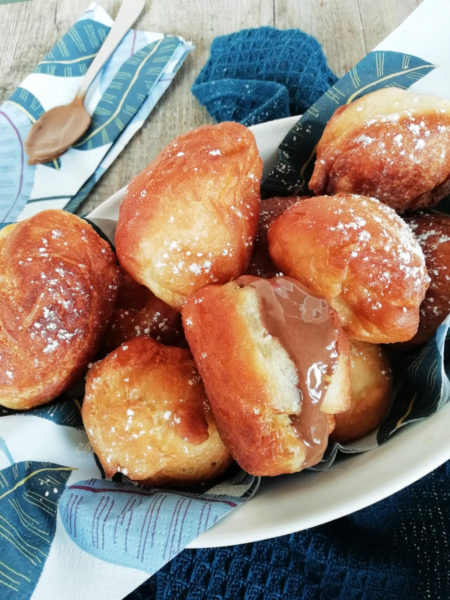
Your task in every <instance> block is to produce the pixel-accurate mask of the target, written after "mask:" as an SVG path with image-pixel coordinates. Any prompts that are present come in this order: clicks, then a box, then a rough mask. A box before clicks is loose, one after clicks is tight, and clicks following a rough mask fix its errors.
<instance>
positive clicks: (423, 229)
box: [406, 211, 450, 344]
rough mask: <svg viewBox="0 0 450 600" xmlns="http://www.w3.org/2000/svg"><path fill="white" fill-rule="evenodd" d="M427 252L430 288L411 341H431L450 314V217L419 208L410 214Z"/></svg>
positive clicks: (419, 342)
mask: <svg viewBox="0 0 450 600" xmlns="http://www.w3.org/2000/svg"><path fill="white" fill-rule="evenodd" d="M406 222H407V223H408V225H409V226H410V227H411V229H412V230H413V232H414V234H415V236H416V237H417V240H418V241H419V244H420V245H421V247H422V250H423V253H424V255H425V262H426V265H427V269H428V274H429V276H430V279H431V281H430V287H429V288H428V290H427V293H426V295H425V299H424V301H423V302H422V304H421V305H420V321H419V329H418V331H417V334H416V335H415V336H414V338H413V339H412V340H411V343H415V344H421V343H423V342H425V341H427V340H429V339H430V338H431V337H432V336H433V334H434V332H435V331H436V329H437V328H438V327H439V325H440V324H441V323H442V321H443V320H444V319H445V317H446V316H447V315H448V314H450V216H449V215H446V214H443V213H439V212H434V211H420V212H418V213H417V214H415V215H413V216H410V217H407V218H406Z"/></svg>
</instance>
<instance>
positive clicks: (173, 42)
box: [74, 36, 179, 150]
mask: <svg viewBox="0 0 450 600" xmlns="http://www.w3.org/2000/svg"><path fill="white" fill-rule="evenodd" d="M178 45H179V40H178V38H176V37H173V36H165V37H163V38H161V39H160V40H158V41H156V42H153V43H151V44H148V45H146V46H145V47H144V48H142V49H141V50H139V51H138V52H136V53H135V54H134V55H133V56H131V57H130V58H129V59H128V60H127V61H125V62H124V63H123V65H122V66H121V67H120V69H119V71H118V72H117V74H116V76H115V77H114V79H113V80H112V82H111V84H110V85H109V86H108V89H107V90H106V91H105V92H104V94H103V96H102V98H101V100H100V101H99V103H98V105H97V106H96V108H95V111H94V114H93V115H92V122H91V125H90V127H89V129H88V131H87V132H86V134H85V135H84V136H83V137H82V138H81V140H80V141H79V142H77V143H76V144H75V145H74V147H75V148H77V149H78V150H90V149H92V148H97V147H98V146H103V145H105V144H108V143H111V142H113V141H114V139H115V138H116V137H117V136H118V135H119V133H120V132H121V131H122V130H123V129H124V128H125V127H126V125H127V124H128V123H129V121H130V120H131V119H132V118H133V117H134V115H135V114H136V112H137V111H138V110H139V108H140V107H141V105H142V102H143V101H144V100H145V98H146V97H147V96H148V94H149V90H151V89H152V87H153V86H154V85H155V84H156V83H157V82H158V80H159V78H160V77H161V75H162V73H163V71H164V68H165V67H166V66H167V63H168V61H169V60H170V58H171V56H172V55H173V53H174V50H175V49H176V47H177V46H178Z"/></svg>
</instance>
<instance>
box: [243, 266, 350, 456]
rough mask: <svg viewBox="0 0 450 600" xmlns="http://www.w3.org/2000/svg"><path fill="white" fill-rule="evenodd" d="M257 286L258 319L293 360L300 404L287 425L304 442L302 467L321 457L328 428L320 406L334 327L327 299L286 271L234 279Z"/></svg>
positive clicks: (331, 361) (333, 351) (332, 358)
mask: <svg viewBox="0 0 450 600" xmlns="http://www.w3.org/2000/svg"><path fill="white" fill-rule="evenodd" d="M236 283H237V284H239V285H249V286H251V287H253V288H254V289H255V290H256V291H257V292H258V297H259V302H260V311H261V318H262V321H263V323H264V325H265V327H266V329H267V331H268V332H269V333H270V334H271V335H273V336H274V337H276V338H278V340H279V341H280V343H281V345H282V346H283V347H284V349H285V350H286V351H287V352H288V354H289V356H290V357H291V359H292V361H293V362H294V363H295V365H296V368H297V373H298V389H299V392H300V398H301V409H300V413H299V414H298V415H291V422H292V425H293V427H294V429H295V431H296V433H297V435H298V437H299V439H301V440H302V441H303V442H304V443H305V446H306V457H305V462H304V465H303V466H304V467H308V466H311V465H314V464H316V463H317V462H318V461H319V460H320V459H321V457H322V455H323V453H324V451H325V449H326V446H327V443H328V434H329V425H328V417H327V415H326V414H325V413H323V412H322V411H321V410H320V405H321V402H322V400H323V398H324V395H325V392H326V390H327V387H328V383H329V379H330V377H331V375H332V374H333V373H334V371H335V370H336V367H337V362H338V352H337V339H338V335H339V332H338V330H337V328H336V324H335V320H334V319H333V312H332V309H331V308H330V307H329V305H328V303H327V302H326V300H324V299H323V298H320V297H318V296H314V295H312V294H311V292H310V291H309V290H308V289H307V288H306V287H305V286H303V285H302V284H301V283H299V282H298V281H296V280H295V279H292V278H290V277H273V278H271V279H261V278H258V277H253V276H251V275H243V276H242V277H239V279H237V281H236Z"/></svg>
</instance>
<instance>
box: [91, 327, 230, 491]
mask: <svg viewBox="0 0 450 600" xmlns="http://www.w3.org/2000/svg"><path fill="white" fill-rule="evenodd" d="M82 417H83V422H84V426H85V428H86V431H87V434H88V437H89V440H90V442H91V445H92V448H93V449H94V451H95V453H96V454H97V456H98V458H99V460H100V463H101V464H102V466H103V468H104V470H105V473H106V475H107V477H112V476H113V475H114V474H115V473H123V474H124V475H127V476H128V477H129V478H130V479H132V480H135V481H138V482H140V483H141V484H143V485H154V486H160V485H180V486H183V485H191V484H193V483H196V482H201V481H205V480H207V479H211V478H212V477H215V476H216V475H219V474H221V473H222V472H223V471H224V470H225V468H226V467H227V466H228V465H229V464H230V462H231V457H230V455H229V453H228V451H227V450H226V448H225V446H224V445H223V443H222V441H221V439H220V437H219V434H218V432H217V429H216V426H215V424H214V419H213V417H212V414H211V411H210V410H209V406H208V403H207V400H206V396H205V392H204V388H203V384H202V382H201V380H200V377H199V375H198V372H197V370H196V368H195V364H194V361H193V359H192V356H191V355H190V353H189V351H188V350H186V349H182V348H174V347H170V346H163V345H162V344H159V343H158V342H156V341H155V340H152V339H151V338H147V337H140V338H135V339H133V340H130V341H129V342H127V343H126V344H122V346H120V347H119V348H117V350H115V351H114V352H112V353H111V354H108V356H107V357H106V358H104V359H103V360H101V361H99V362H97V363H96V364H95V365H94V366H93V367H92V368H91V369H90V371H89V372H88V376H87V379H86V392H85V398H84V402H83V406H82Z"/></svg>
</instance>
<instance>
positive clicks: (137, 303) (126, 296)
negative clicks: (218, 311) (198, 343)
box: [102, 271, 186, 354]
mask: <svg viewBox="0 0 450 600" xmlns="http://www.w3.org/2000/svg"><path fill="white" fill-rule="evenodd" d="M122 273H123V277H122V283H121V285H120V287H119V294H118V297H117V302H116V306H115V308H114V310H113V313H112V315H111V319H110V321H109V325H108V328H107V330H106V333H105V335H104V338H103V342H102V352H103V353H104V354H107V353H109V352H112V351H113V350H115V349H116V348H117V347H118V346H120V345H121V344H122V343H123V342H126V341H128V340H131V339H133V338H135V337H139V336H143V335H145V336H149V337H152V338H154V339H155V340H157V341H158V342H161V343H162V344H169V345H174V346H185V345H186V342H185V340H184V333H183V327H182V324H181V315H180V313H179V312H178V311H177V310H175V309H174V308H172V307H171V306H169V305H168V304H166V303H165V302H163V301H162V300H160V299H159V298H157V297H156V296H155V295H154V294H153V293H152V292H151V291H150V290H149V289H148V288H146V287H145V286H143V285H141V284H139V283H137V282H135V281H134V280H133V279H131V277H130V276H129V275H128V274H127V273H126V272H124V271H122Z"/></svg>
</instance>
